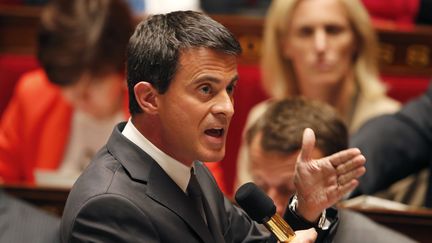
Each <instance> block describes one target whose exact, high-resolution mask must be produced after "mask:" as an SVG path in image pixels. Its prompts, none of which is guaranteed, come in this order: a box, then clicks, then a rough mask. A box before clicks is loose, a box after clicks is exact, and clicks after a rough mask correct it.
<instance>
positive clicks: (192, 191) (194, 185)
mask: <svg viewBox="0 0 432 243" xmlns="http://www.w3.org/2000/svg"><path fill="white" fill-rule="evenodd" d="M186 190H187V192H188V195H189V198H191V199H192V202H193V203H194V206H195V208H196V209H197V210H198V212H199V213H200V215H201V217H202V219H203V220H204V222H205V223H206V224H207V218H206V214H205V211H204V206H203V195H202V191H201V187H200V185H199V184H198V181H197V178H196V176H195V173H194V171H193V169H192V170H191V177H190V180H189V184H188V187H187V189H186Z"/></svg>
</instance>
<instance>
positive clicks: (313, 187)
mask: <svg viewBox="0 0 432 243" xmlns="http://www.w3.org/2000/svg"><path fill="white" fill-rule="evenodd" d="M314 147H315V134H314V132H313V131H312V129H310V128H306V129H305V131H304V133H303V144H302V148H301V151H300V154H299V156H298V158H297V163H296V169H295V176H294V184H295V186H296V189H297V198H298V207H297V212H298V213H299V214H300V215H301V216H302V217H303V218H305V219H306V220H308V221H311V222H315V221H317V220H318V218H319V216H320V215H321V212H322V211H323V210H324V209H326V208H328V207H330V206H332V205H333V204H335V203H336V202H338V201H339V200H340V199H341V198H342V197H343V196H344V195H345V194H347V193H348V192H350V191H352V190H353V189H354V188H355V187H356V186H357V185H358V180H357V179H358V178H359V177H360V176H362V175H363V174H364V173H365V172H366V169H365V167H364V164H365V161H366V159H365V158H364V156H363V155H362V154H361V152H360V150H359V149H356V148H351V149H346V150H343V151H340V152H338V153H335V154H332V155H330V156H328V157H324V158H321V159H317V160H313V159H312V157H311V156H312V151H313V149H314Z"/></svg>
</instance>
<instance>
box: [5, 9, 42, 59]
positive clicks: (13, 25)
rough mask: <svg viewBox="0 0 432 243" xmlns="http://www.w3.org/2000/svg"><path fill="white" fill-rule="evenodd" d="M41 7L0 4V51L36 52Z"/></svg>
mask: <svg viewBox="0 0 432 243" xmlns="http://www.w3.org/2000/svg"><path fill="white" fill-rule="evenodd" d="M39 15H40V7H25V6H13V5H11V6H8V5H0V53H15V54H36V41H37V40H36V38H37V30H38V26H39Z"/></svg>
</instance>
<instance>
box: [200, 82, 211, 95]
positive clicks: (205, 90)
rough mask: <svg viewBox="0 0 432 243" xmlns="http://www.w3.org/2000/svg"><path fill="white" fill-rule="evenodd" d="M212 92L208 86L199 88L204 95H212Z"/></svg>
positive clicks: (204, 85)
mask: <svg viewBox="0 0 432 243" xmlns="http://www.w3.org/2000/svg"><path fill="white" fill-rule="evenodd" d="M212 90H213V89H212V87H211V86H210V85H208V84H203V85H201V86H200V87H199V91H200V92H201V93H203V94H211V92H212Z"/></svg>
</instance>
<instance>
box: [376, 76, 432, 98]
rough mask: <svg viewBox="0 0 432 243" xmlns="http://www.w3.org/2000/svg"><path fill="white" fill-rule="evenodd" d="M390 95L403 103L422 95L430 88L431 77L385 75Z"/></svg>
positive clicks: (384, 78) (383, 77)
mask: <svg viewBox="0 0 432 243" xmlns="http://www.w3.org/2000/svg"><path fill="white" fill-rule="evenodd" d="M382 79H383V81H384V82H385V83H386V85H387V87H388V91H387V93H388V95H389V96H390V97H392V98H393V99H396V100H398V101H400V102H402V103H405V102H407V101H409V100H410V99H412V98H415V97H417V96H419V95H421V94H422V93H423V92H424V91H426V89H427V87H428V86H429V82H430V78H429V77H416V76H390V75H383V76H382Z"/></svg>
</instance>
